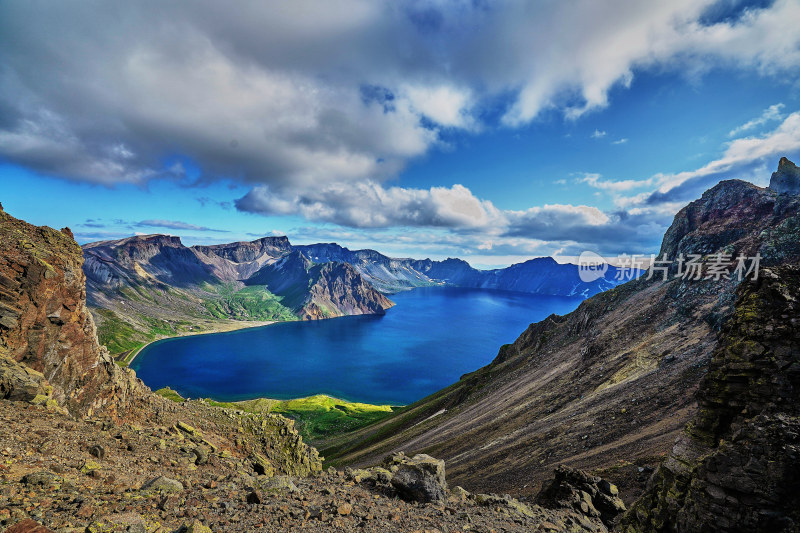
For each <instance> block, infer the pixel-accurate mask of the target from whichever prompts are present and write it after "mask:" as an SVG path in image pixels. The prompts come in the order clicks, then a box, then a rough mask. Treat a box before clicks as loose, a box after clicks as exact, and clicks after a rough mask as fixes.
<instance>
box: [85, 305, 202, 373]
mask: <svg viewBox="0 0 800 533" xmlns="http://www.w3.org/2000/svg"><path fill="white" fill-rule="evenodd" d="M92 312H93V313H94V314H95V316H96V318H97V319H98V320H97V339H98V340H99V341H100V344H102V345H103V346H105V347H106V348H108V352H109V353H110V354H111V355H113V356H114V357H115V358H116V359H117V360H118V361H119V362H121V363H122V364H123V365H126V364H128V363H129V362H130V360H131V359H132V358H133V356H134V355H136V353H137V352H138V351H139V350H140V349H141V348H142V347H143V346H144V345H146V344H148V343H149V342H152V341H154V340H157V339H160V338H164V337H174V336H176V335H178V334H179V333H181V332H185V331H189V330H191V329H192V323H191V322H188V321H186V320H178V321H175V322H167V321H166V320H160V319H158V318H153V317H148V316H144V315H139V316H138V317H137V318H138V321H139V322H140V323H142V324H143V325H144V327H143V328H142V327H138V326H134V325H132V324H131V323H130V322H128V321H126V320H123V319H122V318H120V317H119V315H117V314H116V313H114V312H113V311H110V310H108V309H97V308H94V309H92Z"/></svg>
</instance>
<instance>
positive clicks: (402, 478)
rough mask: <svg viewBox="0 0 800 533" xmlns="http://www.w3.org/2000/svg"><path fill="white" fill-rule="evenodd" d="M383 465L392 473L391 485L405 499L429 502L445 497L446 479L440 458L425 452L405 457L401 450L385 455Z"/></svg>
mask: <svg viewBox="0 0 800 533" xmlns="http://www.w3.org/2000/svg"><path fill="white" fill-rule="evenodd" d="M383 466H384V467H385V468H387V469H388V470H389V472H391V473H392V477H391V484H392V486H393V487H394V488H395V489H396V490H397V492H398V493H399V494H400V496H401V497H403V498H405V499H407V500H410V501H415V502H420V503H429V502H436V501H441V500H444V499H445V498H446V497H447V479H446V477H445V469H444V461H442V460H441V459H434V458H433V457H431V456H430V455H425V454H417V455H415V456H414V457H406V455H405V454H404V453H402V452H401V453H396V454H393V455H391V456H389V457H387V458H386V459H385V460H384V462H383Z"/></svg>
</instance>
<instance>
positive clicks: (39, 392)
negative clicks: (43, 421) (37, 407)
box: [0, 348, 47, 402]
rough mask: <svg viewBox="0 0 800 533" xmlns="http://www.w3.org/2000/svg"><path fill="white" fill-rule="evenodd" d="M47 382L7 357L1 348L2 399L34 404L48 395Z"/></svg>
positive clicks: (0, 377)
mask: <svg viewBox="0 0 800 533" xmlns="http://www.w3.org/2000/svg"><path fill="white" fill-rule="evenodd" d="M46 389H47V380H45V379H44V375H43V374H42V373H41V372H37V371H35V370H33V369H32V368H29V367H27V366H25V365H23V364H20V363H17V362H16V361H14V360H13V359H11V358H9V357H6V356H5V355H4V351H3V349H2V348H0V399H5V400H13V401H20V402H33V400H35V399H36V398H37V397H39V396H46V394H47V390H46Z"/></svg>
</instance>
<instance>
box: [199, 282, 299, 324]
mask: <svg viewBox="0 0 800 533" xmlns="http://www.w3.org/2000/svg"><path fill="white" fill-rule="evenodd" d="M210 288H211V290H212V291H213V292H216V293H217V294H218V295H219V298H215V299H212V300H209V301H207V302H205V303H204V305H205V307H206V309H207V310H208V312H209V313H210V314H211V316H213V317H214V318H221V319H224V318H233V319H237V320H276V321H288V320H297V316H296V315H295V314H294V313H293V312H292V310H291V309H289V308H288V307H286V306H285V305H284V304H283V298H282V297H281V296H276V295H275V294H272V293H271V292H269V291H268V290H267V289H266V288H264V286H263V285H257V286H252V287H245V288H243V289H240V290H237V289H236V288H235V286H233V285H232V284H223V285H218V286H215V287H210Z"/></svg>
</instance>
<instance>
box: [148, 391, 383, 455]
mask: <svg viewBox="0 0 800 533" xmlns="http://www.w3.org/2000/svg"><path fill="white" fill-rule="evenodd" d="M156 394H159V395H161V396H163V397H164V398H167V399H169V400H172V401H175V402H181V401H183V398H181V396H180V395H179V394H178V393H177V392H175V391H174V390H172V389H169V388H164V389H160V390H157V391H156ZM206 401H207V403H208V404H209V405H213V406H217V407H228V408H233V409H239V410H242V411H248V412H254V413H262V412H268V413H279V414H282V415H284V416H287V417H289V418H291V419H293V420H294V421H295V422H296V423H297V429H298V431H299V432H300V434H301V435H302V436H303V438H304V439H305V440H306V442H311V443H313V442H314V441H316V440H319V439H322V438H330V437H333V436H335V435H338V434H341V433H345V432H349V431H353V430H355V429H358V428H360V427H363V426H366V425H368V424H371V423H373V422H377V421H379V420H383V419H384V418H387V417H388V416H391V415H392V413H394V412H395V411H396V409H398V408H397V407H392V406H389V405H370V404H366V403H356V402H348V401H345V400H339V399H337V398H331V397H330V396H325V395H322V394H319V395H316V396H309V397H307V398H298V399H295V400H270V399H267V398H259V399H257V400H246V401H242V402H216V401H213V400H206Z"/></svg>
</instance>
